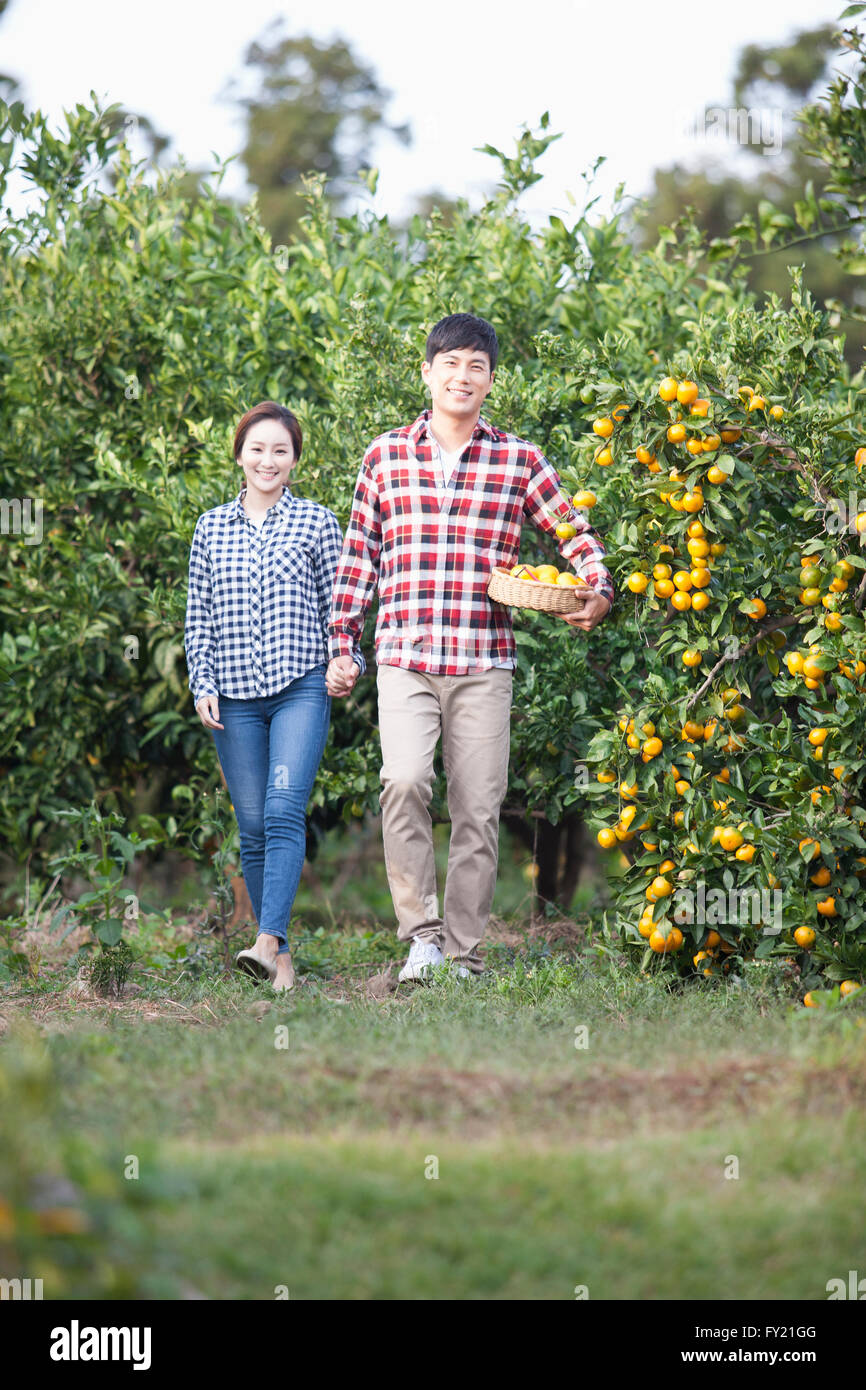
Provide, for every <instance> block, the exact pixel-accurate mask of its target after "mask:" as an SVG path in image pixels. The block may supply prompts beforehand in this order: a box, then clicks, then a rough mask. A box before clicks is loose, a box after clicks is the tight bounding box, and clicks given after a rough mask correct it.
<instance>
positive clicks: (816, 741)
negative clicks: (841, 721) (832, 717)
mask: <svg viewBox="0 0 866 1390" xmlns="http://www.w3.org/2000/svg"><path fill="white" fill-rule="evenodd" d="M826 738H827V730H826V729H823V728H818V729H810V730H809V742H810V743H811V744H812V746H813V747H814V748H819V747H820V746H821V744H822V743H824V742H825V741H826Z"/></svg>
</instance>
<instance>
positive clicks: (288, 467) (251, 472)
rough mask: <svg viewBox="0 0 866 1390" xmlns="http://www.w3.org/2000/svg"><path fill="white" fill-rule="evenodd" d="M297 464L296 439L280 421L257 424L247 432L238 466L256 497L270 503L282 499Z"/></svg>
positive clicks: (259, 422) (260, 421)
mask: <svg viewBox="0 0 866 1390" xmlns="http://www.w3.org/2000/svg"><path fill="white" fill-rule="evenodd" d="M296 462H297V460H296V459H295V450H294V446H293V444H292V436H291V435H290V434H289V431H288V430H287V429H286V427H285V425H283V424H281V423H280V421H279V420H267V419H265V420H257V421H256V422H255V424H253V425H251V426H250V428H249V429H248V430H247V433H246V438H245V439H244V442H243V447H242V448H241V455H240V458H239V459H238V464H239V465H240V467H241V468H242V469H243V470H244V477H245V478H246V481H247V489H248V491H249V492H250V493H252V494H253V495H256V494H258V495H259V497H261V498H262V499H263V500H265V501H268V502H272V501H275V500H276V499H277V498H279V497H281V496H282V492H283V487H284V485H285V484H286V483H287V482H288V481H289V475H290V474H291V471H292V469H293V468H294V466H295V463H296Z"/></svg>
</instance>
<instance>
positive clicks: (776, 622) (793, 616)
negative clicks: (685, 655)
mask: <svg viewBox="0 0 866 1390" xmlns="http://www.w3.org/2000/svg"><path fill="white" fill-rule="evenodd" d="M799 621H800V616H799V614H797V613H787V614H786V615H785V616H784V617H783V618H774V619H773V621H772V622H770V623H767V625H766V627H762V628H759V629H758V631H757V632H756V633H755V635H754V637H752V638H751V639H750V641H748V642H747V643H746V645H745V646H744V647H741V648H740V649H739V651H737V653H736V654H734V653H733V652H731V653H729V654H728V655H727V656H720V657H719V659H718V661H717V662H716V664H715V666H714V667H713V669H712V671H711V672H710V674H709V675H708V676H707V678H706V680H705V681H704V683H703V685H699V686H698V688H697V690H695V691H694V692H693V694H692V695H690V696H689V702H688V704H687V705H686V709H687V710H688V709H691V707H692V705H694V704H695V703H696V702H697V701H698V700H699V699H700V698H701V696H702V695H704V694H705V693H706V691H707V690H709V688H710V686H711V685H712V683H713V678H714V677H715V676H717V675H718V673H719V671H721V669H722V667H723V666H724V664H725V662H726V661H739V659H740V657H741V656H745V655H746V653H747V652H750V651H751V650H752V648H753V647H754V646H757V644H758V642H760V640H761V638H762V637H766V636H767V633H768V632H775V631H776V630H777V629H778V628H780V627H793V626H794V624H795V623H798V622H799Z"/></svg>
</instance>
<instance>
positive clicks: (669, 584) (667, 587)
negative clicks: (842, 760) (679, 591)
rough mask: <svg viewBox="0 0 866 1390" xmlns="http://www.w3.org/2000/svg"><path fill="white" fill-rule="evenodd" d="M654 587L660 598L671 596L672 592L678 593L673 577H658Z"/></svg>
mask: <svg viewBox="0 0 866 1390" xmlns="http://www.w3.org/2000/svg"><path fill="white" fill-rule="evenodd" d="M653 588H654V590H655V593H656V595H657V597H658V598H670V596H671V594H674V593H676V590H675V589H674V583H673V580H672V579H657V580H656V581H655V584H654V586H653Z"/></svg>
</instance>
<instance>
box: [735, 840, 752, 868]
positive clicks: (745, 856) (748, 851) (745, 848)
mask: <svg viewBox="0 0 866 1390" xmlns="http://www.w3.org/2000/svg"><path fill="white" fill-rule="evenodd" d="M754 857H755V846H754V845H749V844H744V845H740V848H739V849H738V850H737V852H736V854H735V856H734V858H735V859H739V860H740V862H741V863H743V864H751V862H752V860H753V859H754Z"/></svg>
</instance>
